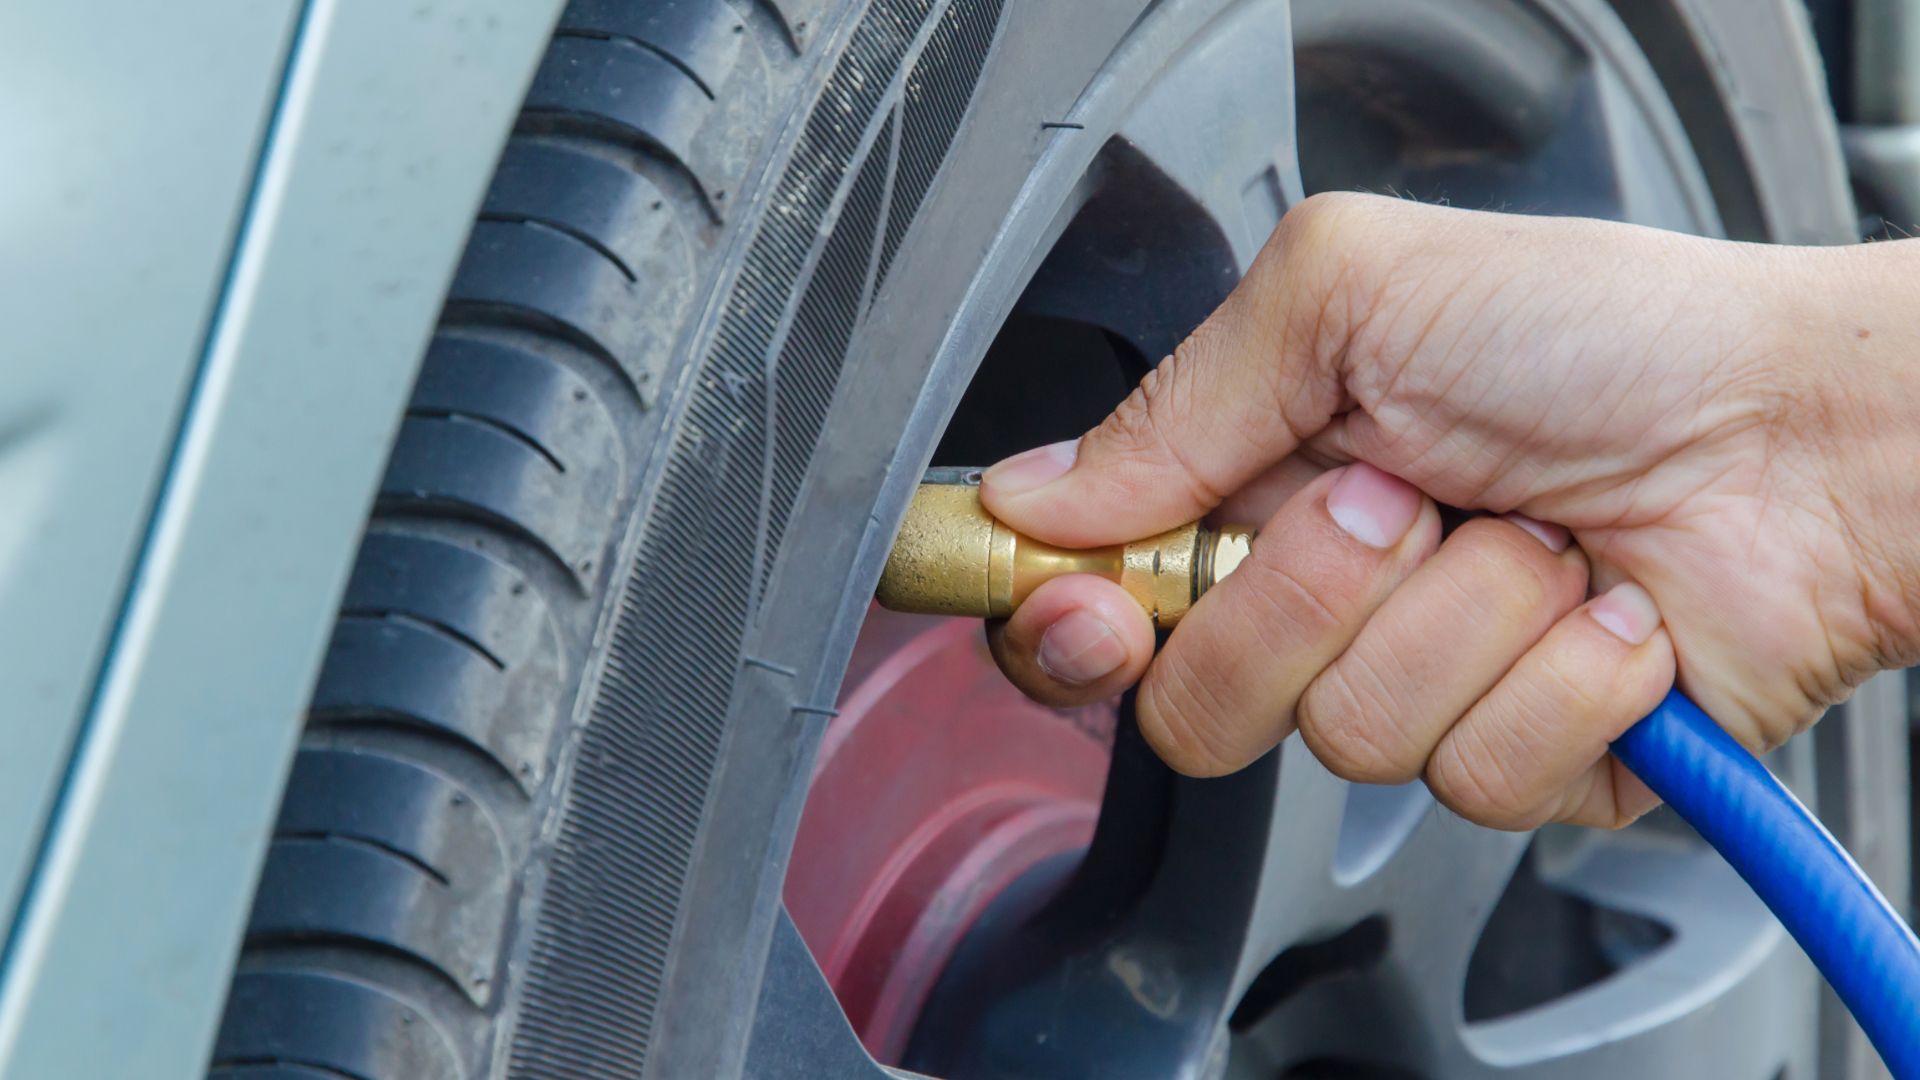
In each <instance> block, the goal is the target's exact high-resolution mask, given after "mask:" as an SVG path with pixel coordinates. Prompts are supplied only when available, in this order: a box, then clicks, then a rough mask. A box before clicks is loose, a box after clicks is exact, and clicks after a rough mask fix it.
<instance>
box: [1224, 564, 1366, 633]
mask: <svg viewBox="0 0 1920 1080" xmlns="http://www.w3.org/2000/svg"><path fill="white" fill-rule="evenodd" d="M1248 570H1252V571H1253V572H1252V573H1251V574H1249V573H1247V571H1248ZM1243 575H1244V578H1245V581H1246V585H1244V586H1241V587H1240V588H1241V590H1242V591H1244V592H1246V593H1247V594H1248V595H1250V596H1252V597H1253V598H1254V601H1255V604H1256V605H1257V607H1256V608H1255V609H1254V612H1253V615H1254V618H1253V622H1254V624H1255V625H1256V626H1259V627H1275V626H1280V627H1285V628H1287V629H1288V630H1289V631H1292V632H1294V633H1296V634H1297V635H1298V636H1300V637H1302V638H1304V639H1305V640H1307V641H1318V640H1322V639H1325V638H1329V637H1333V636H1335V635H1338V634H1340V633H1341V632H1342V631H1343V630H1344V629H1345V627H1346V625H1347V623H1348V621H1349V617H1348V616H1347V615H1346V614H1344V613H1343V609H1344V608H1346V607H1347V606H1349V601H1348V599H1347V598H1346V597H1345V596H1343V595H1342V593H1343V592H1345V591H1346V590H1345V589H1344V588H1343V587H1342V585H1341V583H1340V582H1339V575H1338V574H1337V572H1336V571H1334V570H1333V569H1332V568H1329V567H1308V568H1303V567H1299V566H1295V565H1293V563H1292V561H1291V560H1289V559H1288V558H1287V556H1286V553H1284V552H1282V551H1280V550H1279V545H1276V544H1268V545H1266V546H1264V547H1263V546H1262V545H1261V544H1259V543H1258V542H1257V541H1256V542H1255V544H1254V546H1253V552H1252V557H1251V558H1249V559H1248V560H1247V562H1246V563H1244V564H1242V565H1241V567H1240V569H1238V570H1236V571H1234V577H1236V578H1238V577H1242V576H1243Z"/></svg>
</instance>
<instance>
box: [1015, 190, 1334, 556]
mask: <svg viewBox="0 0 1920 1080" xmlns="http://www.w3.org/2000/svg"><path fill="white" fill-rule="evenodd" d="M1353 205H1354V202H1353V201H1352V200H1350V199H1348V198H1328V197H1326V196H1316V197H1315V198H1313V199H1309V200H1307V201H1306V202H1304V203H1302V204H1300V205H1299V206H1297V207H1295V208H1294V209H1293V210H1292V211H1290V212H1289V213H1288V214H1287V216H1286V217H1285V218H1284V219H1282V221H1281V223H1280V227H1279V228H1278V229H1276V230H1275V231H1274V234H1273V236H1272V238H1271V239H1269V240H1268V242H1267V245H1266V247H1265V249H1264V250H1262V251H1261V253H1260V256H1259V258H1258V259H1256V260H1255V261H1254V265H1253V267H1252V268H1251V269H1250V270H1249V271H1248V273H1247V276H1246V278H1245V279H1243V280H1242V281H1241V282H1240V285H1239V286H1238V287H1237V288H1235V289H1234V291H1233V294H1232V295H1231V296H1229V297H1228V298H1227V300H1226V302H1225V303H1223V304H1222V305H1221V306H1220V307H1219V309H1218V310H1216V311H1215V312H1214V313H1213V314H1212V315H1210V316H1208V318H1207V320H1206V321H1205V322H1204V323H1202V324H1201V325H1200V327H1199V328H1198V329H1196V330H1195V331H1194V332H1193V333H1192V334H1191V335H1190V336H1189V337H1188V338H1187V340H1186V341H1184V342H1182V343H1181V345H1180V347H1179V348H1178V349H1176V350H1175V351H1174V354H1173V355H1172V356H1171V357H1169V358H1167V359H1166V360H1164V361H1162V362H1161V363H1160V365H1159V366H1158V367H1156V368H1155V369H1154V370H1153V371H1151V372H1149V373H1148V374H1147V377H1146V378H1145V379H1142V380H1141V382H1140V385H1139V387H1138V388H1137V389H1135V390H1134V392H1133V393H1132V394H1131V395H1130V396H1129V397H1128V398H1127V400H1126V401H1124V402H1122V403H1121V405H1120V407H1119V408H1117V409H1115V410H1114V412H1113V414H1112V415H1111V416H1109V417H1108V418H1107V419H1106V420H1105V421H1104V422H1103V423H1101V424H1100V426H1099V427H1097V428H1095V429H1093V430H1092V431H1090V432H1088V433H1087V434H1086V435H1085V436H1083V437H1081V438H1080V439H1078V440H1075V441H1072V442H1069V443H1060V444H1055V445H1053V446H1049V447H1042V448H1040V449H1038V450H1032V451H1028V452H1027V453H1025V454H1021V455H1018V456H1016V457H1013V458H1009V459H1007V460H1006V461H1003V462H1001V463H1000V464H998V465H995V466H994V467H993V468H991V469H988V470H987V471H986V474H985V475H984V476H983V478H982V481H981V498H982V500H983V501H984V502H985V504H986V506H987V509H988V510H989V511H991V512H992V513H993V514H994V516H996V517H998V518H1000V519H1001V520H1003V521H1005V522H1007V523H1008V524H1010V525H1012V526H1013V527H1014V528H1016V529H1018V530H1020V531H1022V532H1025V533H1028V534H1030V535H1033V536H1035V537H1038V538H1040V539H1042V540H1046V541H1049V542H1051V543H1055V544H1061V545H1063V546H1067V547H1092V546H1097V545H1101V544H1110V543H1118V542H1121V541H1125V540H1131V539H1135V538H1137V537H1141V536H1149V535H1152V534H1153V533H1156V532H1160V531H1163V530H1165V529H1170V528H1173V527H1174V526H1176V525H1180V524H1183V523H1185V522H1188V521H1192V520H1194V519H1196V518H1199V517H1201V516H1202V515H1204V514H1205V513H1207V511H1209V510H1211V509H1213V507H1215V506H1216V505H1218V504H1219V503H1220V501H1221V500H1222V499H1224V498H1226V497H1227V496H1228V495H1231V494H1232V493H1233V492H1235V491H1237V490H1239V489H1240V487H1241V486H1242V485H1244V484H1246V483H1247V482H1248V481H1250V480H1252V479H1254V478H1255V477H1256V476H1258V475H1260V474H1261V472H1263V471H1264V470H1266V469H1267V468H1268V467H1269V466H1271V465H1273V464H1274V463H1275V462H1278V461H1280V460H1281V459H1282V458H1284V457H1286V456H1287V455H1288V454H1290V453H1292V452H1293V450H1294V449H1295V447H1297V446H1298V445H1299V444H1300V442H1301V440H1303V439H1305V438H1307V437H1308V436H1311V435H1312V434H1313V433H1314V432H1316V431H1318V430H1320V429H1321V428H1323V427H1325V426H1326V424H1327V422H1328V421H1329V420H1330V419H1331V418H1332V417H1333V416H1334V414H1335V413H1336V412H1338V411H1339V410H1340V408H1341V407H1342V404H1343V393H1342V391H1341V388H1340V380H1339V378H1338V375H1337V371H1336V367H1337V353H1338V351H1339V342H1341V341H1344V340H1345V337H1346V327H1345V326H1344V321H1345V310H1344V309H1345V305H1343V304H1340V303H1338V302H1337V301H1336V294H1337V293H1338V292H1339V290H1340V289H1341V287H1342V286H1341V282H1342V280H1343V277H1344V273H1343V271H1342V269H1341V268H1342V265H1343V264H1344V263H1345V261H1346V255H1345V252H1346V251H1347V250H1349V249H1350V248H1354V247H1363V246H1364V245H1356V244H1354V243H1353V242H1352V241H1351V240H1350V239H1346V238H1343V237H1344V236H1345V234H1347V233H1349V232H1351V231H1352V230H1353V229H1356V228H1361V227H1363V226H1364V222H1365V219H1366V218H1367V217H1369V216H1370V215H1366V214H1355V213H1353V212H1352V211H1351V209H1350V208H1351V207H1352V206H1353Z"/></svg>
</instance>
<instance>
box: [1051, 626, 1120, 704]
mask: <svg viewBox="0 0 1920 1080" xmlns="http://www.w3.org/2000/svg"><path fill="white" fill-rule="evenodd" d="M1126 662H1127V647H1126V646H1125V645H1123V644H1121V642H1120V636H1119V635H1118V634H1115V633H1114V632H1113V631H1112V630H1110V629H1108V628H1107V624H1106V623H1104V622H1102V621H1100V618H1099V616H1097V615H1093V614H1091V613H1089V612H1086V611H1070V612H1068V613H1067V614H1066V615H1065V616H1063V617H1062V618H1061V619H1060V621H1058V622H1056V623H1054V624H1053V625H1052V626H1049V627H1047V630H1046V633H1043V634H1041V635H1040V670H1042V671H1044V672H1046V673H1047V674H1048V675H1050V676H1052V677H1053V678H1054V679H1056V680H1057V681H1059V682H1063V683H1067V684H1068V685H1071V686H1085V685H1087V684H1088V683H1091V682H1098V681H1099V680H1101V679H1104V678H1106V677H1107V676H1109V675H1111V674H1113V673H1114V672H1115V671H1117V670H1119V668H1120V665H1121V664H1124V663H1126Z"/></svg>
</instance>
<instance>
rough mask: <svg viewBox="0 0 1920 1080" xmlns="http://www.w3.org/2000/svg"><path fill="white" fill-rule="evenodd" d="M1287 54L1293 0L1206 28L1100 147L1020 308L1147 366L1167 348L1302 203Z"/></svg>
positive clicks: (1259, 6) (1261, 1) (1265, 3)
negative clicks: (1125, 351) (1086, 188)
mask: <svg viewBox="0 0 1920 1080" xmlns="http://www.w3.org/2000/svg"><path fill="white" fill-rule="evenodd" d="M1291 57H1292V35H1291V30H1290V19H1289V6H1288V4H1287V2H1286V0H1256V2H1252V3H1243V4H1240V5H1237V6H1236V7H1234V8H1233V9H1232V10H1230V11H1229V12H1227V13H1226V14H1225V15H1223V16H1222V17H1220V18H1219V19H1217V20H1216V21H1215V24H1214V25H1213V26H1211V27H1209V28H1207V29H1206V30H1204V31H1202V33H1201V34H1200V36H1199V38H1198V39H1197V40H1196V41H1195V42H1194V43H1193V44H1191V45H1190V46H1188V51H1187V52H1186V54H1185V55H1183V57H1182V58H1181V59H1180V60H1179V61H1178V62H1177V63H1176V64H1175V65H1174V66H1173V67H1172V68H1170V69H1169V70H1167V71H1166V72H1164V73H1163V74H1162V75H1161V76H1160V77H1159V78H1157V79H1156V80H1155V81H1154V83H1153V84H1152V85H1151V86H1150V87H1149V88H1148V89H1147V91H1146V92H1145V94H1144V95H1143V96H1142V97H1141V98H1140V100H1139V101H1138V102H1137V103H1136V104H1135V106H1134V108H1133V109H1132V111H1131V112H1130V113H1129V115H1128V116H1127V118H1126V120H1125V122H1124V123H1123V124H1122V126H1121V127H1120V128H1119V130H1118V131H1116V132H1114V134H1113V135H1112V137H1111V138H1110V139H1109V140H1108V141H1107V142H1106V143H1105V145H1104V146H1103V148H1102V150H1101V151H1100V155H1099V158H1098V160H1097V162H1096V163H1095V166H1094V168H1093V170H1092V171H1091V172H1090V173H1089V175H1090V177H1092V178H1093V183H1094V190H1093V192H1092V194H1091V197H1090V198H1089V199H1088V201H1087V204H1086V205H1085V206H1084V207H1083V208H1082V210H1081V212H1080V214H1079V215H1078V216H1077V217H1076V218H1075V220H1074V221H1073V223H1072V224H1071V225H1069V226H1068V227H1067V229H1066V231H1065V233H1064V234H1062V236H1061V238H1060V242H1059V243H1058V244H1057V245H1056V246H1055V247H1054V250H1053V253H1052V254H1051V255H1050V256H1048V258H1047V260H1046V262H1045V263H1044V264H1042V266H1041V267H1040V269H1039V271H1038V272H1037V273H1036V274H1035V276H1034V280H1033V282H1032V284H1031V285H1029V287H1028V289H1027V292H1026V295H1025V296H1024V297H1023V298H1022V301H1021V304H1022V309H1023V310H1025V311H1027V312H1029V313H1032V314H1040V315H1049V316H1053V317H1057V318H1065V319H1071V320H1074V321H1078V322H1084V323H1089V324H1092V325H1095V326H1099V327H1102V328H1104V329H1106V330H1109V331H1111V332H1112V333H1114V334H1116V335H1117V336H1119V337H1121V338H1123V339H1125V340H1127V341H1129V342H1131V343H1132V344H1133V345H1134V347H1135V348H1137V349H1138V350H1139V351H1140V353H1141V355H1142V356H1143V357H1145V358H1146V359H1147V360H1149V361H1152V360H1157V359H1159V358H1160V357H1162V356H1164V355H1166V354H1167V353H1169V352H1170V351H1171V350H1172V349H1173V347H1174V346H1175V345H1177V344H1178V343H1179V342H1180V340H1181V338H1183V337H1185V336H1186V334H1187V332H1188V331H1190V330H1191V329H1192V328H1193V327H1194V326H1195V325H1197V324H1198V323H1199V322H1200V320H1201V319H1203V318H1205V317H1206V315H1207V313H1208V312H1210V311H1212V310H1213V308H1214V307H1216V306H1217V305H1218V304H1219V303H1220V301H1221V300H1224V299H1225V298H1226V295H1227V293H1228V292H1229V291H1230V290H1231V289H1232V288H1233V286H1234V284H1235V283H1236V282H1238V281H1239V279H1240V275H1241V274H1242V273H1244V272H1245V270H1246V268H1247V266H1248V265H1249V264H1250V263H1251V262H1252V261H1253V256H1254V254H1255V253H1256V252H1258V251H1259V249H1260V245H1261V244H1262V243H1263V242H1265V240H1266V238H1267V234H1268V233H1270V232H1272V231H1273V227H1274V226H1275V225H1277V224H1278V223H1279V221H1280V217H1281V215H1282V214H1283V213H1285V211H1286V208H1287V207H1288V206H1290V205H1292V204H1293V203H1294V202H1297V201H1298V200H1299V198H1300V178H1299V164H1298V158H1297V156H1296V154H1295V150H1294V141H1295V140H1294V128H1293V79H1292V69H1291Z"/></svg>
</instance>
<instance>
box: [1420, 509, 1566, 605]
mask: <svg viewBox="0 0 1920 1080" xmlns="http://www.w3.org/2000/svg"><path fill="white" fill-rule="evenodd" d="M1449 542H1451V543H1458V544H1459V545H1460V547H1461V554H1462V556H1463V558H1462V562H1463V564H1464V565H1463V567H1462V571H1461V574H1462V577H1463V578H1464V579H1466V580H1465V582H1464V583H1463V584H1464V585H1465V586H1466V587H1471V588H1478V589H1494V590H1497V593H1498V595H1500V596H1501V597H1502V598H1503V599H1504V600H1506V601H1507V602H1508V603H1510V604H1513V605H1514V606H1516V607H1518V608H1522V609H1524V610H1533V609H1536V608H1539V607H1542V606H1544V605H1547V604H1549V603H1556V602H1558V603H1564V602H1567V601H1568V600H1569V599H1570V598H1571V597H1572V595H1573V593H1574V590H1575V588H1576V587H1577V586H1584V584H1585V582H1584V581H1577V582H1576V581H1575V580H1574V579H1575V578H1576V577H1583V575H1580V574H1578V572H1577V570H1576V569H1575V568H1573V567H1569V566H1568V565H1567V564H1565V563H1563V562H1562V561H1561V560H1559V559H1557V558H1555V557H1554V556H1553V553H1552V552H1550V551H1548V550H1547V549H1546V548H1545V547H1543V546H1541V544H1540V542H1539V541H1538V540H1535V539H1534V538H1533V537H1531V536H1529V535H1527V534H1526V532H1525V531H1524V530H1523V529H1521V528H1520V527H1519V526H1518V525H1514V524H1511V523H1509V522H1504V521H1498V520H1495V519H1492V518H1476V519H1474V520H1473V521H1469V522H1467V523H1466V524H1465V525H1462V526H1461V527H1460V528H1459V529H1458V530H1456V531H1455V533H1454V535H1453V538H1452V539H1451V540H1450V541H1449Z"/></svg>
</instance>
